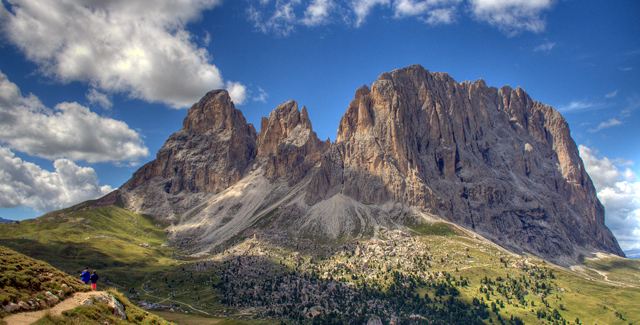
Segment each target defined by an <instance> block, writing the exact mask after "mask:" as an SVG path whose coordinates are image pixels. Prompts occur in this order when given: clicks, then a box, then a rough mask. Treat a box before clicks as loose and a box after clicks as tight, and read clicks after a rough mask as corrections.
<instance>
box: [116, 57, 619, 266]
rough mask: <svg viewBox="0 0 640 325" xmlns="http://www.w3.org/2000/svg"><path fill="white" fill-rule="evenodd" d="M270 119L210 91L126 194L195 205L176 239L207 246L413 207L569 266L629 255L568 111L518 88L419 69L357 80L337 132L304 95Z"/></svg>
mask: <svg viewBox="0 0 640 325" xmlns="http://www.w3.org/2000/svg"><path fill="white" fill-rule="evenodd" d="M261 124H262V125H261V127H260V134H256V132H255V130H254V128H253V126H251V125H249V124H247V123H246V121H245V119H244V117H243V116H242V113H241V112H240V111H238V110H236V109H235V108H234V107H233V103H231V101H230V99H229V96H228V94H227V93H226V92H225V91H215V92H210V93H209V94H207V95H206V96H205V97H204V98H203V99H202V100H201V101H200V102H199V103H197V104H195V105H194V106H193V107H192V108H191V110H190V111H189V113H188V114H187V117H186V118H185V121H184V125H183V128H182V130H180V131H179V132H177V133H175V134H174V135H172V136H171V137H170V138H169V139H168V140H167V142H166V143H165V145H164V146H163V148H162V149H161V150H160V151H159V152H158V157H157V159H156V160H154V161H153V162H150V163H149V164H147V165H145V166H143V167H142V168H141V169H140V170H139V171H137V172H136V173H135V174H134V176H133V178H132V179H131V180H130V181H129V182H127V183H126V184H125V185H124V186H123V187H122V188H121V191H122V194H123V197H124V199H125V204H126V205H127V206H128V207H129V208H133V209H136V210H139V211H143V212H146V213H152V214H155V215H156V216H159V217H169V216H171V215H173V214H183V217H182V218H181V219H180V220H177V221H178V222H179V225H177V226H176V227H175V228H174V229H172V231H174V236H175V237H176V238H183V240H182V241H181V242H184V238H185V237H188V238H190V239H189V240H191V239H193V242H195V243H197V244H194V246H193V249H194V250H200V251H206V250H208V249H213V248H215V247H216V246H217V245H219V244H222V243H224V242H225V241H226V240H229V239H230V238H232V237H233V236H236V235H242V234H250V233H255V232H256V231H258V230H256V229H258V228H260V229H266V228H268V227H267V226H266V225H265V223H264V220H265V218H271V219H274V220H275V221H273V222H272V223H270V224H272V226H270V227H272V228H274V229H275V228H277V229H279V230H286V231H288V233H289V234H293V235H294V236H295V235H296V234H297V235H301V234H308V233H309V232H312V233H313V232H317V233H319V234H320V235H324V236H327V237H332V238H337V237H341V236H345V235H354V236H360V235H364V234H366V233H368V231H369V230H371V229H373V228H377V227H403V220H402V216H404V215H406V214H413V215H417V216H424V215H429V216H434V217H439V218H442V219H444V220H447V221H451V222H454V223H456V224H458V225H459V226H462V227H464V228H466V229H469V230H471V231H474V232H476V233H478V234H481V235H483V236H485V237H486V238H488V239H490V240H492V241H494V242H496V243H498V244H500V245H502V246H504V247H507V248H509V249H511V250H513V251H516V252H518V253H519V252H522V251H527V252H531V253H534V254H537V255H540V256H543V257H545V258H548V259H550V260H552V261H555V262H558V263H561V264H565V265H566V264H571V263H572V262H575V261H576V260H577V257H578V255H579V254H580V253H583V252H592V251H605V252H610V253H614V254H617V255H621V256H623V253H622V251H621V250H620V248H619V246H618V244H617V242H616V240H615V238H614V237H613V235H612V234H611V232H610V231H609V229H608V228H607V227H606V226H605V225H604V209H603V207H602V205H601V204H600V202H599V201H598V199H597V197H596V192H595V189H594V186H593V184H592V182H591V180H590V178H589V176H588V175H587V173H586V171H585V170H584V166H583V164H582V160H581V159H580V157H579V156H578V150H577V148H576V145H575V143H574V141H573V140H572V139H571V137H570V132H569V128H568V125H567V123H566V122H565V120H564V118H563V117H562V116H561V115H560V114H559V113H558V112H557V111H556V110H554V109H553V108H552V107H550V106H547V105H544V104H541V103H539V102H536V101H534V100H532V99H531V98H529V96H528V95H527V94H526V93H525V92H524V90H522V89H520V88H517V89H515V90H514V89H512V88H510V87H509V86H505V87H502V88H501V89H497V88H494V87H488V86H486V85H485V83H484V81H483V80H478V81H475V82H473V83H471V82H463V83H458V82H456V81H455V80H453V79H452V78H451V77H450V76H448V75H447V74H444V73H431V72H429V71H427V70H425V69H424V68H422V67H420V66H410V67H407V68H404V69H400V70H395V71H392V72H391V73H383V74H382V75H380V77H379V78H378V80H377V81H375V82H373V83H372V84H371V86H370V87H368V86H362V87H361V88H360V89H358V90H357V91H356V95H355V98H354V99H353V101H352V102H351V103H350V104H349V106H348V108H347V111H346V112H345V114H344V116H343V117H342V119H341V121H340V124H339V128H338V137H337V140H336V142H335V143H332V144H330V143H329V141H328V140H327V141H324V142H323V141H320V140H318V138H317V136H316V134H315V132H313V129H312V127H311V122H310V121H309V118H308V115H307V111H306V108H305V107H303V108H302V110H301V111H299V110H298V105H297V103H296V102H294V101H289V102H286V103H283V104H281V105H279V106H278V107H277V108H276V109H275V110H274V111H273V112H272V113H271V114H270V115H269V118H263V120H262V123H261ZM184 215H186V216H187V217H185V216H184ZM265 227H266V228H265ZM194 238H195V239H194Z"/></svg>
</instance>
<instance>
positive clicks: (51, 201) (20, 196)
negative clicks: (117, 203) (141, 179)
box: [0, 147, 113, 212]
mask: <svg viewBox="0 0 640 325" xmlns="http://www.w3.org/2000/svg"><path fill="white" fill-rule="evenodd" d="M53 166H54V168H55V172H49V171H47V170H44V169H41V168H40V167H39V166H37V165H35V164H33V163H30V162H26V161H23V160H22V159H20V158H18V157H15V154H14V153H13V152H11V150H9V149H8V148H4V147H0V208H12V207H19V206H28V207H31V208H33V209H35V210H36V211H39V212H47V211H51V210H55V209H61V208H65V207H68V206H71V205H74V204H76V203H80V202H83V201H86V200H91V199H96V198H99V197H101V196H103V195H105V194H107V193H109V192H111V191H113V188H111V187H110V186H108V185H104V186H100V185H99V184H98V178H97V175H96V172H95V171H94V170H93V168H89V167H80V166H78V165H76V164H75V163H73V162H72V161H70V160H67V159H57V160H56V161H54V163H53Z"/></svg>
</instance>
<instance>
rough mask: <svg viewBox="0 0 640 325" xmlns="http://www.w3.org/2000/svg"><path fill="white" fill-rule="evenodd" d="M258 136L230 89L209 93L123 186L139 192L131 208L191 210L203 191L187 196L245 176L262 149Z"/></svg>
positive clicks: (125, 190)
mask: <svg viewBox="0 0 640 325" xmlns="http://www.w3.org/2000/svg"><path fill="white" fill-rule="evenodd" d="M257 137H258V136H257V133H256V131H255V128H254V127H253V125H251V124H247V122H246V120H245V118H244V116H243V115H242V112H241V111H239V110H237V109H236V108H235V106H234V104H233V102H232V101H231V98H230V97H229V94H228V93H227V91H226V90H216V91H211V92H209V93H208V94H207V95H206V96H204V97H203V98H202V99H201V100H200V101H199V102H198V103H196V104H194V105H193V106H192V107H191V109H189V112H188V113H187V117H186V118H185V119H184V122H183V125H182V129H181V130H180V131H178V132H176V133H174V134H172V135H171V136H170V137H169V139H167V141H166V142H165V144H164V145H163V146H162V148H161V149H160V150H159V151H158V154H157V157H156V159H155V160H153V161H151V162H149V163H147V164H146V165H144V166H142V168H140V169H139V170H138V171H136V172H135V173H134V174H133V177H132V178H131V179H130V180H129V181H128V182H127V183H125V184H124V185H123V186H122V188H121V192H123V193H125V194H126V193H130V194H131V193H133V196H135V199H132V198H131V195H129V199H128V203H129V204H128V207H129V208H134V209H136V210H142V211H147V212H149V213H152V214H155V215H170V214H174V213H181V212H183V211H185V210H188V209H189V208H190V206H191V205H193V204H196V203H197V202H199V201H200V200H199V198H200V196H198V195H196V196H194V197H192V198H191V199H188V200H186V201H185V200H183V199H182V198H184V196H185V195H188V194H198V193H200V194H202V193H218V192H220V191H222V190H224V189H226V188H228V187H229V186H231V185H233V184H235V183H236V182H238V181H239V180H240V179H241V178H242V177H243V176H244V174H245V172H246V171H247V169H248V168H249V167H250V166H251V164H252V163H253V160H254V158H255V156H256V154H257V147H256V140H257ZM178 197H179V198H178ZM194 198H196V199H195V200H194Z"/></svg>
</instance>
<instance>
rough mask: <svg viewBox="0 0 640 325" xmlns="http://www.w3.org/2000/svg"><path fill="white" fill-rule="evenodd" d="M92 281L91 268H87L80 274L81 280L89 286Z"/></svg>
mask: <svg viewBox="0 0 640 325" xmlns="http://www.w3.org/2000/svg"><path fill="white" fill-rule="evenodd" d="M90 279H91V272H89V267H88V266H87V267H85V268H84V271H82V274H80V280H82V282H84V283H85V284H89V280H90Z"/></svg>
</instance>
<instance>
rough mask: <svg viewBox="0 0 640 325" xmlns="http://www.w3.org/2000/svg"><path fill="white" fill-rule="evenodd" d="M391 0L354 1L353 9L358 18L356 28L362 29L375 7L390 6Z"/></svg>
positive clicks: (352, 3)
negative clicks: (361, 26)
mask: <svg viewBox="0 0 640 325" xmlns="http://www.w3.org/2000/svg"><path fill="white" fill-rule="evenodd" d="M390 4H391V1H390V0H353V1H352V2H351V9H352V10H353V13H354V14H355V16H356V22H355V26H356V27H360V25H362V23H364V21H365V19H366V18H367V16H368V15H369V13H370V12H371V10H372V9H373V7H375V6H379V5H380V6H389V5H390Z"/></svg>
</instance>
